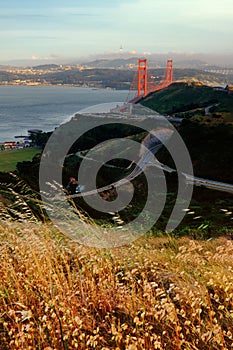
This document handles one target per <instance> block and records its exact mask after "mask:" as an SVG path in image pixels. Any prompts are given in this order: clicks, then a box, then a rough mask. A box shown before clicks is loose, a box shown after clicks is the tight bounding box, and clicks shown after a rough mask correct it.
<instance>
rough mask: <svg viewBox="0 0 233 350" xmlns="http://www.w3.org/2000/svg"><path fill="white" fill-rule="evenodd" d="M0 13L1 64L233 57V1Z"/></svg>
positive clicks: (4, 9)
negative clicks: (135, 57) (183, 55)
mask: <svg viewBox="0 0 233 350" xmlns="http://www.w3.org/2000/svg"><path fill="white" fill-rule="evenodd" d="M0 11H1V12H0V18H1V21H0V29H1V34H0V35H1V36H0V44H1V56H0V64H8V63H10V62H16V61H18V62H20V61H22V63H23V61H25V62H30V61H31V62H33V61H34V62H36V63H38V62H43V63H44V62H48V63H50V62H55V63H62V62H69V61H72V60H74V59H80V60H81V59H82V58H83V59H84V58H85V59H86V58H87V57H90V56H91V57H93V58H94V57H96V56H100V55H101V54H102V55H104V54H105V55H107V56H109V57H111V55H112V56H114V55H115V56H116V55H117V54H119V57H120V55H122V57H124V54H126V53H128V54H131V55H137V54H141V55H142V54H144V55H148V56H150V54H155V53H158V54H160V53H164V52H173V53H174V54H179V53H186V54H190V55H195V54H196V55H197V54H199V53H203V54H206V55H211V53H213V54H215V55H222V56H224V55H225V56H226V57H227V59H228V61H229V62H230V57H233V47H232V37H233V1H232V0H222V1H219V0H211V1H210V0H189V1H187V0H114V1H113V2H111V1H109V0H99V1H94V0H85V1H79V0H66V1H65V0H56V1H55V0H50V1H47V0H40V2H38V1H36V0H30V1H29V0H21V1H18V0H17V1H16V0H11V1H8V2H5V1H4V2H3V3H2V2H1V3H0ZM232 65H233V64H232Z"/></svg>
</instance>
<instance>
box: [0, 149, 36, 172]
mask: <svg viewBox="0 0 233 350" xmlns="http://www.w3.org/2000/svg"><path fill="white" fill-rule="evenodd" d="M38 153H40V150H38V149H36V148H26V149H20V150H9V151H8V150H7V151H0V171H13V170H15V169H16V164H17V163H18V162H23V161H27V160H32V158H33V157H34V156H35V155H36V154H38Z"/></svg>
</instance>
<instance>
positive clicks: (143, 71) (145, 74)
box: [130, 59, 173, 103]
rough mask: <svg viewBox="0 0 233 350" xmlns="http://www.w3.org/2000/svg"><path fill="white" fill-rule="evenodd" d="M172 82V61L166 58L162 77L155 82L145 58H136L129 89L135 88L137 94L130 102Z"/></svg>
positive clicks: (136, 100)
mask: <svg viewBox="0 0 233 350" xmlns="http://www.w3.org/2000/svg"><path fill="white" fill-rule="evenodd" d="M172 82H173V61H172V60H170V59H169V60H167V65H166V71H165V76H164V78H163V79H162V80H161V81H160V82H159V83H155V82H154V79H153V78H152V76H151V74H150V72H149V69H148V62H147V59H139V60H138V68H137V72H136V74H135V76H134V79H133V82H132V84H131V87H130V90H136V91H137V95H136V97H135V98H133V99H132V100H131V101H130V102H131V103H137V102H139V100H140V99H141V98H142V97H145V96H146V95H147V94H149V93H150V92H154V91H158V90H161V89H164V88H166V87H167V86H169V85H170V84H172Z"/></svg>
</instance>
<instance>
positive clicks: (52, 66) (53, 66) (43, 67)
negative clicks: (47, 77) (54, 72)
mask: <svg viewBox="0 0 233 350" xmlns="http://www.w3.org/2000/svg"><path fill="white" fill-rule="evenodd" d="M32 68H33V69H35V70H37V69H38V70H48V69H56V68H60V65H58V64H41V65H39V66H34V67H32Z"/></svg>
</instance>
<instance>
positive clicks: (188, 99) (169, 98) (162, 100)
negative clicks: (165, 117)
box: [142, 83, 233, 114]
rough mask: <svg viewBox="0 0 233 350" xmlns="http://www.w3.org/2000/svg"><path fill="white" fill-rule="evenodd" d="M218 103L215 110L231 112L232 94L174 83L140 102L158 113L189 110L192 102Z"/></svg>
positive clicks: (202, 103) (193, 85)
mask: <svg viewBox="0 0 233 350" xmlns="http://www.w3.org/2000/svg"><path fill="white" fill-rule="evenodd" d="M213 103H219V106H218V107H217V109H216V111H219V112H226V111H228V112H230V113H233V96H232V95H228V94H227V92H225V91H219V90H216V89H213V88H212V87H208V86H199V85H195V84H187V83H174V84H172V85H170V86H169V87H168V88H166V89H163V90H159V91H156V92H154V93H152V94H150V95H148V97H145V98H144V100H143V101H142V104H143V105H145V106H146V107H149V108H152V109H154V110H156V111H158V112H160V113H166V114H171V113H173V112H175V111H176V110H179V109H181V110H187V111H188V110H191V109H192V104H199V105H200V106H208V105H212V104H213Z"/></svg>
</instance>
